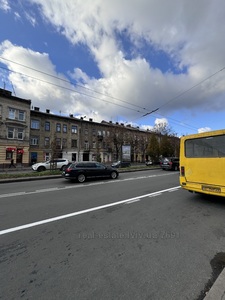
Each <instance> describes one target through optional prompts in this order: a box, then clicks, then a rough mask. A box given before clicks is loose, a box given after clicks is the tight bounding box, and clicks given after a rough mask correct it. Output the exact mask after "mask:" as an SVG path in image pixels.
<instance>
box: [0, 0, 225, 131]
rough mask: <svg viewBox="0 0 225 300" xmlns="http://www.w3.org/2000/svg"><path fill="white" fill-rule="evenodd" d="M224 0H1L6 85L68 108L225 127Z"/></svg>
mask: <svg viewBox="0 0 225 300" xmlns="http://www.w3.org/2000/svg"><path fill="white" fill-rule="evenodd" d="M224 11H225V1H224V0H213V1H212V0H198V1H194V0H113V1H112V0H85V1H83V0H63V1H62V0H51V1H50V0H0V26H1V30H0V88H5V89H7V90H10V91H12V94H13V95H15V96H17V97H20V98H23V99H30V100H31V101H32V104H31V105H32V107H39V108H40V110H41V111H46V109H50V111H51V113H54V114H57V115H63V116H69V115H70V114H73V115H74V116H75V117H81V116H82V117H84V118H85V119H87V120H88V119H89V118H92V119H93V121H95V122H101V121H102V120H105V121H112V122H121V123H124V124H125V125H126V124H127V125H128V124H131V125H132V126H134V127H136V126H137V127H139V128H140V129H144V130H146V129H150V130H151V129H152V128H154V126H156V125H157V124H166V125H167V126H168V128H169V129H170V130H171V132H173V133H175V134H176V135H177V136H181V135H187V134H193V133H198V132H204V131H210V130H217V129H224V128H225V125H224V118H225V50H224V47H225V46H224V45H225V18H224Z"/></svg>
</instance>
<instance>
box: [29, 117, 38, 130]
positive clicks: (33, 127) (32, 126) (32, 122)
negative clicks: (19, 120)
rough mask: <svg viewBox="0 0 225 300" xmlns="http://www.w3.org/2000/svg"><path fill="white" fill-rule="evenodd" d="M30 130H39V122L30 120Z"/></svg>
mask: <svg viewBox="0 0 225 300" xmlns="http://www.w3.org/2000/svg"><path fill="white" fill-rule="evenodd" d="M31 129H40V121H39V120H34V119H33V120H31Z"/></svg>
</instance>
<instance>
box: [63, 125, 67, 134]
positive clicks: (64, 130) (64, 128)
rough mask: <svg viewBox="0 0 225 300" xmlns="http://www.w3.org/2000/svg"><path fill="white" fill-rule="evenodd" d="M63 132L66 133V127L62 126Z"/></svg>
mask: <svg viewBox="0 0 225 300" xmlns="http://www.w3.org/2000/svg"><path fill="white" fill-rule="evenodd" d="M63 132H64V133H66V132H67V125H66V124H63Z"/></svg>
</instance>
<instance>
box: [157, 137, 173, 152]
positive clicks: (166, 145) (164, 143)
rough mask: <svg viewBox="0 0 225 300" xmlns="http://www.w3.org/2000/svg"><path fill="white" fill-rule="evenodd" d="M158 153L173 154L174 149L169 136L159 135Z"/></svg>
mask: <svg viewBox="0 0 225 300" xmlns="http://www.w3.org/2000/svg"><path fill="white" fill-rule="evenodd" d="M160 154H161V155H162V156H175V149H174V145H173V143H172V140H171V137H170V136H168V135H163V136H161V141H160Z"/></svg>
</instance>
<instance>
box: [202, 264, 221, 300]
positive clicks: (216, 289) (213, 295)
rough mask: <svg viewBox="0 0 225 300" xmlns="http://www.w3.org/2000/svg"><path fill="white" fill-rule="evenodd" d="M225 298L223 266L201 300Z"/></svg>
mask: <svg viewBox="0 0 225 300" xmlns="http://www.w3.org/2000/svg"><path fill="white" fill-rule="evenodd" d="M223 299H224V300H225V268H224V269H223V271H222V272H221V273H220V275H219V277H218V278H217V279H216V281H215V282H214V284H213V286H212V287H211V289H210V290H209V292H208V293H207V294H206V296H205V298H204V299H203V300H223Z"/></svg>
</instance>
